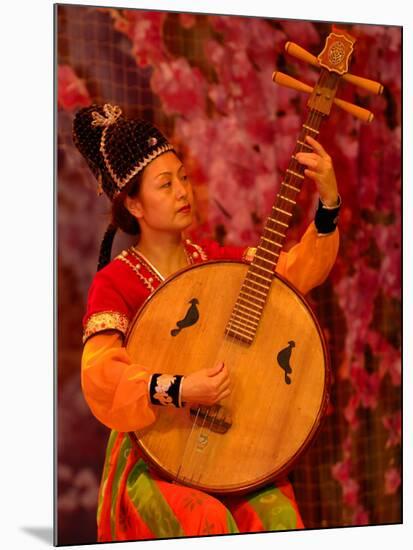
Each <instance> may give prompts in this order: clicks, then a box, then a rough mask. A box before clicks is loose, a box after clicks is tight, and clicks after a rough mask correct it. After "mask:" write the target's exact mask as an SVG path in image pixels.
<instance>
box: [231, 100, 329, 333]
mask: <svg viewBox="0 0 413 550" xmlns="http://www.w3.org/2000/svg"><path fill="white" fill-rule="evenodd" d="M323 116H324V115H323V114H322V113H319V112H317V111H315V110H311V111H310V112H309V114H308V117H307V120H306V121H305V123H304V124H303V125H302V128H301V131H300V134H299V137H298V140H297V143H296V146H295V148H294V152H293V154H292V156H291V159H290V162H289V165H288V168H287V170H286V172H285V175H284V178H283V180H282V182H281V185H280V189H279V192H278V194H277V196H276V200H275V203H274V205H273V206H272V208H271V211H270V215H269V216H268V218H267V220H266V223H265V226H264V231H263V234H262V237H261V239H260V241H259V243H258V246H257V250H256V253H255V256H254V259H253V261H252V262H251V265H250V267H249V268H248V271H247V274H246V276H245V279H244V281H243V284H242V286H241V290H240V292H239V295H238V298H237V301H236V303H235V306H234V309H233V311H232V314H231V317H230V320H229V321H228V324H227V326H226V329H225V334H226V335H227V336H229V337H232V338H236V339H237V340H241V341H242V342H244V343H245V344H251V343H252V342H253V340H254V337H255V333H256V331H257V328H258V324H259V322H260V319H261V315H262V312H263V309H264V305H265V303H266V300H267V296H268V292H269V289H270V287H271V283H272V280H273V277H274V272H275V268H276V266H277V262H278V258H279V257H280V254H281V250H282V248H283V245H284V241H285V237H286V233H287V230H288V227H289V225H290V222H291V218H292V215H293V211H294V206H295V204H296V202H297V201H296V198H297V195H298V193H299V192H300V191H301V186H302V183H303V180H304V170H305V167H304V166H303V165H301V164H300V163H299V162H298V161H297V160H296V158H295V155H296V153H298V152H311V151H312V148H311V146H310V145H309V144H308V143H307V142H306V141H305V138H306V136H308V135H309V136H311V137H313V138H315V139H317V137H318V134H319V128H320V125H321V122H322V119H323Z"/></svg>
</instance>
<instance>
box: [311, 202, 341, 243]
mask: <svg viewBox="0 0 413 550" xmlns="http://www.w3.org/2000/svg"><path fill="white" fill-rule="evenodd" d="M340 208H341V198H340V197H338V204H337V206H326V205H325V204H323V203H322V202H321V200H320V199H319V200H318V208H317V212H316V213H315V218H314V223H315V226H316V228H317V232H318V234H319V235H327V234H328V233H332V232H333V231H334V230H335V228H336V227H337V223H338V217H339V212H340Z"/></svg>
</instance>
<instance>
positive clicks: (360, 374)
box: [350, 366, 381, 409]
mask: <svg viewBox="0 0 413 550" xmlns="http://www.w3.org/2000/svg"><path fill="white" fill-rule="evenodd" d="M350 380H351V383H352V385H353V387H354V391H355V392H356V395H357V398H358V399H360V403H361V404H362V406H363V407H366V408H369V409H375V408H376V407H377V402H378V396H379V389H380V380H381V379H380V375H379V373H377V372H373V373H371V374H370V373H368V372H367V371H366V370H365V369H364V368H360V367H354V366H352V367H351V369H350Z"/></svg>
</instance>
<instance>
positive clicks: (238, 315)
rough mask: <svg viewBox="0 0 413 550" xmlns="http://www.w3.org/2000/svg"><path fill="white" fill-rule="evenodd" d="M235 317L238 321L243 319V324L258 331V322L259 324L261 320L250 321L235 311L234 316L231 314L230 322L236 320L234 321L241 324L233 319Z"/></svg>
mask: <svg viewBox="0 0 413 550" xmlns="http://www.w3.org/2000/svg"><path fill="white" fill-rule="evenodd" d="M234 317H235V318H236V319H241V321H242V322H243V323H247V324H248V325H251V326H252V327H253V328H254V329H257V327H258V322H259V320H260V319H257V320H256V321H255V322H253V321H249V320H248V319H246V318H245V316H244V315H242V314H240V313H238V314H237V312H234V311H233V312H232V314H231V317H230V322H231V320H234V321H236V322H239V321H237V320H236V319H233V318H234Z"/></svg>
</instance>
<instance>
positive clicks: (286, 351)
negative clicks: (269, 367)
mask: <svg viewBox="0 0 413 550" xmlns="http://www.w3.org/2000/svg"><path fill="white" fill-rule="evenodd" d="M293 348H295V342H294V340H290V341H289V342H288V346H287V347H286V348H283V349H282V350H281V351H279V352H278V355H277V361H278V364H279V366H280V367H281V368H282V370H283V371H284V381H285V383H286V384H288V385H289V384H291V378H290V376H289V375H290V374H292V372H293V369H292V368H291V365H290V359H291V352H292V350H293Z"/></svg>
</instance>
